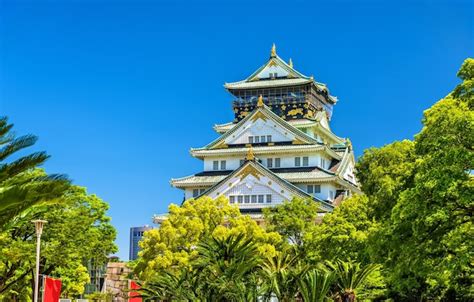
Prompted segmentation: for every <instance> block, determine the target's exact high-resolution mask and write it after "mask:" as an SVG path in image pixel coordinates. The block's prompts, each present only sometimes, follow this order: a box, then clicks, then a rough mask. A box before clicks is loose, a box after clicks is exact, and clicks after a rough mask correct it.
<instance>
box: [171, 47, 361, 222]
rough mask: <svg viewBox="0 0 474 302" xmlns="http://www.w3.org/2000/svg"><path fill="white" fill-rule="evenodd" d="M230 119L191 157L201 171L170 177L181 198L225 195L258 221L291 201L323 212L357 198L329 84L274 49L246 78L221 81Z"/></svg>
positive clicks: (352, 162)
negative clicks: (335, 127) (333, 123)
mask: <svg viewBox="0 0 474 302" xmlns="http://www.w3.org/2000/svg"><path fill="white" fill-rule="evenodd" d="M225 88H226V89H227V90H228V91H229V92H230V93H231V94H232V95H233V97H234V99H233V102H232V105H233V110H234V113H235V118H234V120H233V121H232V122H229V123H226V124H222V125H215V126H214V129H215V130H216V132H217V133H218V134H219V135H220V136H219V137H218V138H217V139H216V140H214V141H213V142H211V143H209V144H208V145H206V146H204V147H202V148H195V149H191V155H192V156H193V157H195V158H198V159H200V160H202V161H203V164H204V169H203V171H202V172H199V173H196V174H193V175H190V176H186V177H183V178H176V179H172V180H171V184H172V186H174V187H176V188H179V189H182V190H184V196H185V199H189V198H198V197H200V196H202V195H207V196H210V197H212V198H216V197H218V196H220V195H224V196H226V197H227V198H229V201H230V203H232V204H236V205H238V207H239V208H240V210H241V212H243V213H249V214H251V215H253V216H255V217H256V218H257V219H258V216H259V215H260V213H261V210H262V208H264V207H271V206H275V205H278V204H280V203H282V202H283V201H284V200H290V199H291V198H292V197H294V196H297V197H304V198H312V199H313V200H314V201H315V202H319V203H320V205H321V207H320V209H321V213H324V212H328V211H332V209H333V208H334V207H335V206H337V205H338V204H340V203H341V202H342V200H343V199H344V198H346V197H347V196H349V195H351V194H354V193H359V192H360V190H359V188H358V184H357V180H356V179H355V176H354V165H355V159H354V153H353V150H352V145H351V143H350V141H349V140H347V139H343V138H341V137H338V136H337V135H335V134H334V133H333V132H332V131H331V128H330V119H331V115H332V111H333V106H334V104H335V103H336V101H337V99H336V98H335V97H333V96H331V95H330V94H329V90H328V89H327V87H326V85H324V84H322V83H318V82H316V81H315V80H314V78H313V77H312V76H311V77H307V76H305V75H303V74H302V73H300V72H298V71H296V70H295V69H294V67H293V62H292V61H291V60H290V61H289V63H286V62H285V61H283V60H282V59H281V58H280V57H279V56H278V55H277V53H276V48H275V46H273V47H272V50H271V52H270V57H269V59H268V60H267V62H266V63H265V64H264V65H263V66H262V67H260V68H259V69H258V70H257V71H255V72H254V73H253V74H252V75H250V76H249V77H248V78H246V79H245V80H242V81H239V82H234V83H226V84H225Z"/></svg>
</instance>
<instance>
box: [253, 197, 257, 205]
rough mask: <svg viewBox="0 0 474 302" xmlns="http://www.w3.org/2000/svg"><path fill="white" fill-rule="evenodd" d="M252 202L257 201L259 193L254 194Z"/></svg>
mask: <svg viewBox="0 0 474 302" xmlns="http://www.w3.org/2000/svg"><path fill="white" fill-rule="evenodd" d="M252 203H257V195H252Z"/></svg>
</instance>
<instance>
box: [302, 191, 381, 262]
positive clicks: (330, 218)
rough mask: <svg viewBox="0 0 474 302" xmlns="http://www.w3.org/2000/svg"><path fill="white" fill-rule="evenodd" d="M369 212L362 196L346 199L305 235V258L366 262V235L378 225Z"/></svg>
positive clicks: (365, 199)
mask: <svg viewBox="0 0 474 302" xmlns="http://www.w3.org/2000/svg"><path fill="white" fill-rule="evenodd" d="M369 215H370V214H369V206H368V199H367V197H366V196H364V195H355V196H352V197H350V198H349V199H346V200H345V201H344V202H343V203H342V204H341V205H340V206H339V207H337V208H335V209H334V211H333V212H332V213H328V214H326V215H325V216H324V218H323V220H322V222H321V223H320V224H318V225H316V226H315V227H314V228H313V229H312V231H311V232H309V233H308V234H307V235H306V239H305V241H306V242H307V245H308V248H307V249H308V251H309V252H308V255H309V257H310V258H311V259H313V260H314V261H324V260H331V261H332V260H335V259H353V260H357V261H359V262H361V263H370V256H369V254H368V244H369V236H370V234H371V233H372V232H374V231H375V230H376V229H377V225H378V224H377V223H376V222H375V221H374V220H373V219H371V218H370V217H369Z"/></svg>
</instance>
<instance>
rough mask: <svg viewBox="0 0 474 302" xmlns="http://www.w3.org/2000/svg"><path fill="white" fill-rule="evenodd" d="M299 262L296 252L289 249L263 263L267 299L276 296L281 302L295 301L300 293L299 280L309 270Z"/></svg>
mask: <svg viewBox="0 0 474 302" xmlns="http://www.w3.org/2000/svg"><path fill="white" fill-rule="evenodd" d="M299 260H300V257H299V255H298V254H297V253H296V251H295V250H294V249H290V248H288V249H284V250H283V251H281V252H278V253H277V254H276V255H275V256H274V257H269V258H267V259H266V260H265V261H264V262H263V263H262V265H261V267H262V278H263V279H264V291H265V296H266V298H267V299H268V298H270V297H271V296H275V297H276V298H278V301H281V302H285V301H294V300H295V298H296V295H297V293H298V285H297V280H298V278H300V276H301V275H303V274H304V273H305V271H306V270H307V267H306V266H305V265H302V264H300V261H299Z"/></svg>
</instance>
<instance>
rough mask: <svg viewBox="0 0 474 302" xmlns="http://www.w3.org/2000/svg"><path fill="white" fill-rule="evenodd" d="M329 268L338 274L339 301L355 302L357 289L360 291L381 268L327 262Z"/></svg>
mask: <svg viewBox="0 0 474 302" xmlns="http://www.w3.org/2000/svg"><path fill="white" fill-rule="evenodd" d="M326 264H327V266H328V267H329V268H330V269H331V270H332V271H333V272H334V273H335V274H336V284H337V287H338V289H339V292H338V293H337V295H336V297H337V299H338V300H339V301H343V302H353V301H356V299H357V289H360V288H361V286H362V285H363V283H364V282H365V281H366V280H367V277H368V276H369V275H370V274H371V273H373V272H374V271H375V270H377V269H379V268H380V266H379V265H377V264H368V265H365V266H361V265H360V263H357V262H353V261H351V260H349V261H346V262H344V261H340V260H338V261H336V263H331V262H327V263H326Z"/></svg>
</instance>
